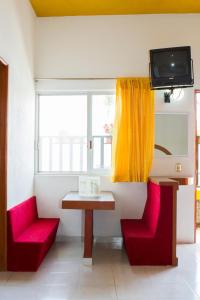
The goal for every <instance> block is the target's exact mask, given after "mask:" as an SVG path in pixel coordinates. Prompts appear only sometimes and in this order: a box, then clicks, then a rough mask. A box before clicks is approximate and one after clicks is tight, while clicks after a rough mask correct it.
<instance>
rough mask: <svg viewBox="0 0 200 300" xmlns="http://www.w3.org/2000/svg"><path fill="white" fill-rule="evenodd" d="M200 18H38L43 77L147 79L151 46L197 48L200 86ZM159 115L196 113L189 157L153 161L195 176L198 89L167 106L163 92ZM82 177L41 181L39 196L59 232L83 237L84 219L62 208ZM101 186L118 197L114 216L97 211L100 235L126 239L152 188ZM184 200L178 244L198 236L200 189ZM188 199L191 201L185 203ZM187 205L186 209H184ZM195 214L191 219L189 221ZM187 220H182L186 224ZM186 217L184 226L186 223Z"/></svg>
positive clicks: (164, 169) (156, 170)
mask: <svg viewBox="0 0 200 300" xmlns="http://www.w3.org/2000/svg"><path fill="white" fill-rule="evenodd" d="M199 28H200V15H190V14H188V15H136V16H131V15H129V16H97V17H63V18H38V19H37V27H36V77H38V78H40V77H47V78H54V77H75V78H76V77H114V78H115V77H120V76H148V63H149V54H148V51H149V49H153V48H164V47H173V46H185V45H190V46H191V48H192V57H193V59H194V66H195V79H196V80H195V86H196V87H199V85H200V82H199V78H200V76H199V75H200V59H199V53H200V41H199ZM156 111H160V112H186V113H188V116H189V128H188V133H189V152H188V156H187V157H171V158H160V159H154V163H153V168H152V174H153V175H166V176H169V175H170V176H171V175H173V176H174V175H176V171H175V164H176V163H177V162H179V163H182V165H183V171H182V173H181V174H178V175H180V176H182V175H186V176H194V126H195V121H194V90H193V89H186V90H185V96H184V99H182V100H181V102H179V103H178V102H177V103H171V104H166V103H164V102H163V92H157V95H156ZM77 187H78V184H77V177H73V176H71V177H67V176H57V177H54V176H36V178H35V191H36V194H37V196H38V202H39V210H40V213H41V215H46V216H47V215H58V216H60V217H61V226H60V231H59V234H60V235H80V234H81V224H82V214H81V213H80V212H78V211H62V210H61V209H60V208H59V205H60V199H61V198H62V196H63V195H64V194H65V193H66V192H67V191H70V190H77ZM102 189H103V190H111V191H113V192H114V194H115V196H116V200H117V205H116V210H115V211H114V212H95V234H96V235H107V236H114V235H119V234H120V226H119V219H120V217H130V218H131V217H140V216H141V214H142V211H143V207H144V203H145V198H146V186H145V185H144V184H139V183H120V184H112V183H110V181H109V178H106V177H105V178H102ZM188 190H189V191H188V193H184V192H182V188H181V190H180V192H179V197H178V235H179V236H178V240H179V241H187V242H192V241H193V238H194V234H193V227H194V193H193V190H194V187H188ZM183 199H184V201H183ZM183 203H184V205H183ZM188 215H189V216H191V217H190V218H187V216H188ZM180 220H181V221H180ZM182 220H184V222H185V223H184V226H183V224H182V223H181V222H182Z"/></svg>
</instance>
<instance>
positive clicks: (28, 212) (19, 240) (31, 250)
mask: <svg viewBox="0 0 200 300" xmlns="http://www.w3.org/2000/svg"><path fill="white" fill-rule="evenodd" d="M7 220H8V259H7V269H8V271H36V270H37V269H38V267H39V265H40V264H41V262H42V260H43V258H44V257H45V255H46V254H47V252H48V250H49V248H50V247H51V245H52V244H53V242H54V240H55V237H56V232H57V229H58V225H59V221H60V220H59V219H58V218H38V212H37V205H36V197H35V196H34V197H32V198H30V199H28V200H26V201H24V202H22V203H20V204H19V205H17V206H15V207H13V208H11V209H10V210H8V212H7Z"/></svg>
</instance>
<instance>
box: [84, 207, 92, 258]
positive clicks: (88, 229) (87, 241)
mask: <svg viewBox="0 0 200 300" xmlns="http://www.w3.org/2000/svg"><path fill="white" fill-rule="evenodd" d="M92 245H93V210H91V209H86V210H85V235H84V255H83V257H84V258H92Z"/></svg>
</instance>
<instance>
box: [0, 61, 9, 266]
mask: <svg viewBox="0 0 200 300" xmlns="http://www.w3.org/2000/svg"><path fill="white" fill-rule="evenodd" d="M7 105H8V65H7V64H6V63H5V62H4V61H3V60H2V59H1V58H0V271H6V268H7V255H6V254H7V234H6V227H7V226H6V224H7V221H6V210H7Z"/></svg>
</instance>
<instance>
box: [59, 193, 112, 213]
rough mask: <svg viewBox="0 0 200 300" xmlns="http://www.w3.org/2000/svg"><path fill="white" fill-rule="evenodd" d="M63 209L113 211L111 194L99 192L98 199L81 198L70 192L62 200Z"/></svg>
mask: <svg viewBox="0 0 200 300" xmlns="http://www.w3.org/2000/svg"><path fill="white" fill-rule="evenodd" d="M62 208H63V209H98V210H100V209H101V210H113V209H115V198H114V196H113V194H112V192H101V193H100V194H99V196H98V197H82V196H80V195H79V193H78V192H70V193H68V194H67V195H66V196H64V198H63V199H62Z"/></svg>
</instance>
